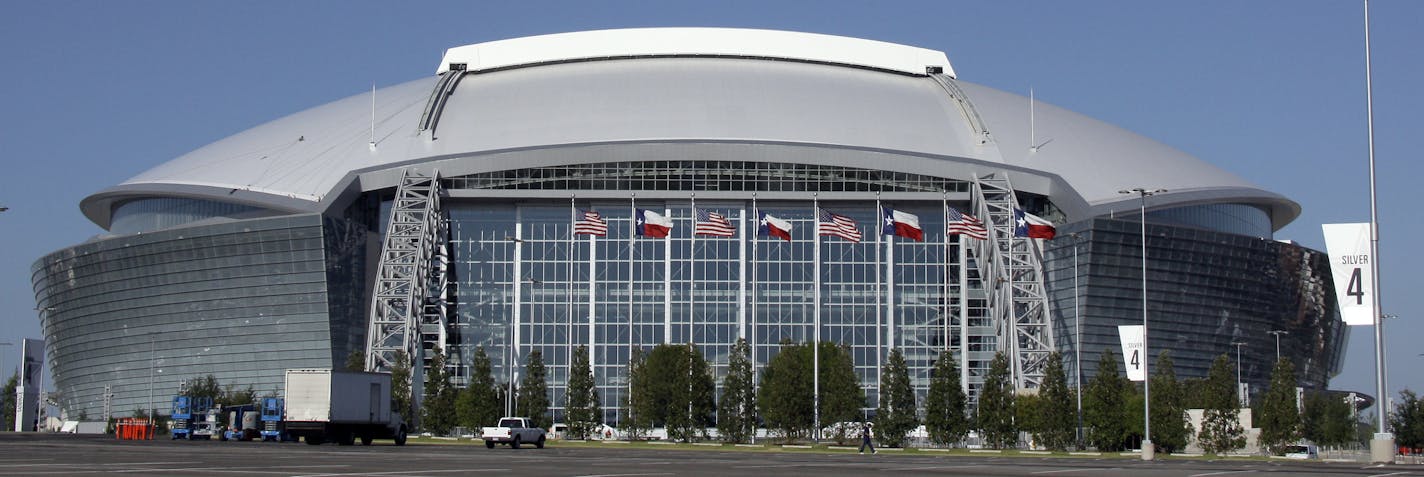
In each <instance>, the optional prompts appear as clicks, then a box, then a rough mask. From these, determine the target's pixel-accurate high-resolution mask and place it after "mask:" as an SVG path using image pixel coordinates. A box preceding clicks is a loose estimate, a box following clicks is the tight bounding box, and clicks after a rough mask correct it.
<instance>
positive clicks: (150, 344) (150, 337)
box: [148, 333, 157, 439]
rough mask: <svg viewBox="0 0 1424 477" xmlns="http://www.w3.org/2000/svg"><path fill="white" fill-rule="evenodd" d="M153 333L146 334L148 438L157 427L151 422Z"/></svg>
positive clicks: (151, 436) (150, 437)
mask: <svg viewBox="0 0 1424 477" xmlns="http://www.w3.org/2000/svg"><path fill="white" fill-rule="evenodd" d="M153 341H154V337H153V334H152V333H150V334H149V335H148V438H149V439H152V438H153V433H154V431H155V430H156V429H157V428H156V427H155V426H154V422H153V418H154V416H153V361H154V355H155V354H156V353H155V348H156V347H155V345H154V342H153Z"/></svg>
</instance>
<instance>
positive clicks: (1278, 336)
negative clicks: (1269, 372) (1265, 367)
mask: <svg viewBox="0 0 1424 477" xmlns="http://www.w3.org/2000/svg"><path fill="white" fill-rule="evenodd" d="M1266 333H1267V334H1271V335H1275V337H1276V361H1280V360H1281V335H1288V334H1290V332H1289V331H1286V330H1271V331H1267V332H1266ZM1272 366H1275V365H1272Z"/></svg>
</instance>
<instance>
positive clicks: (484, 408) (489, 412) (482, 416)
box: [455, 346, 500, 429]
mask: <svg viewBox="0 0 1424 477" xmlns="http://www.w3.org/2000/svg"><path fill="white" fill-rule="evenodd" d="M499 403H500V400H499V393H498V392H497V391H496V390H495V381H494V371H493V366H492V365H490V359H489V355H488V354H485V348H484V347H483V346H481V347H479V348H477V349H476V350H475V356H474V359H472V360H471V361H470V382H469V383H468V384H467V385H466V386H465V389H463V390H461V391H460V393H459V396H458V397H457V398H456V401H455V415H456V416H457V418H458V419H459V422H460V425H462V426H465V427H467V428H470V429H478V428H480V427H484V426H492V425H494V424H495V422H496V420H498V419H499V416H500V405H499Z"/></svg>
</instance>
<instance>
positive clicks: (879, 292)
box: [875, 191, 885, 401]
mask: <svg viewBox="0 0 1424 477" xmlns="http://www.w3.org/2000/svg"><path fill="white" fill-rule="evenodd" d="M883 215H885V209H883V208H881V207H880V191H875V226H876V227H877V228H880V229H881V231H880V233H878V234H875V396H876V400H877V401H878V400H879V396H880V383H881V378H883V377H884V376H882V374H883V373H884V368H885V363H884V359H885V337H884V335H882V334H881V330H883V329H884V328H883V327H882V326H881V324H882V323H883V322H884V317H883V316H882V315H881V314H882V313H884V311H885V307H884V306H883V304H884V301H885V290H884V289H883V288H882V287H881V283H882V282H884V277H882V276H880V275H881V274H882V273H883V269H882V268H881V266H880V254H881V252H882V249H883V247H881V243H882V242H883V241H884V238H885V230H884V227H885V225H884V222H885V218H884V217H882V216H883Z"/></svg>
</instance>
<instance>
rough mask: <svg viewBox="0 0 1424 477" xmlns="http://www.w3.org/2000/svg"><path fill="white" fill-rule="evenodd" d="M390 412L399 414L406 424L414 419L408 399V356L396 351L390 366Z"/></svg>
mask: <svg viewBox="0 0 1424 477" xmlns="http://www.w3.org/2000/svg"><path fill="white" fill-rule="evenodd" d="M391 410H392V411H395V412H399V413H400V415H401V416H402V418H403V419H404V420H405V422H406V423H410V422H411V420H412V419H413V418H414V417H415V407H414V405H413V404H412V403H411V399H410V355H407V354H405V351H397V352H396V355H395V363H392V365H391Z"/></svg>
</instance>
